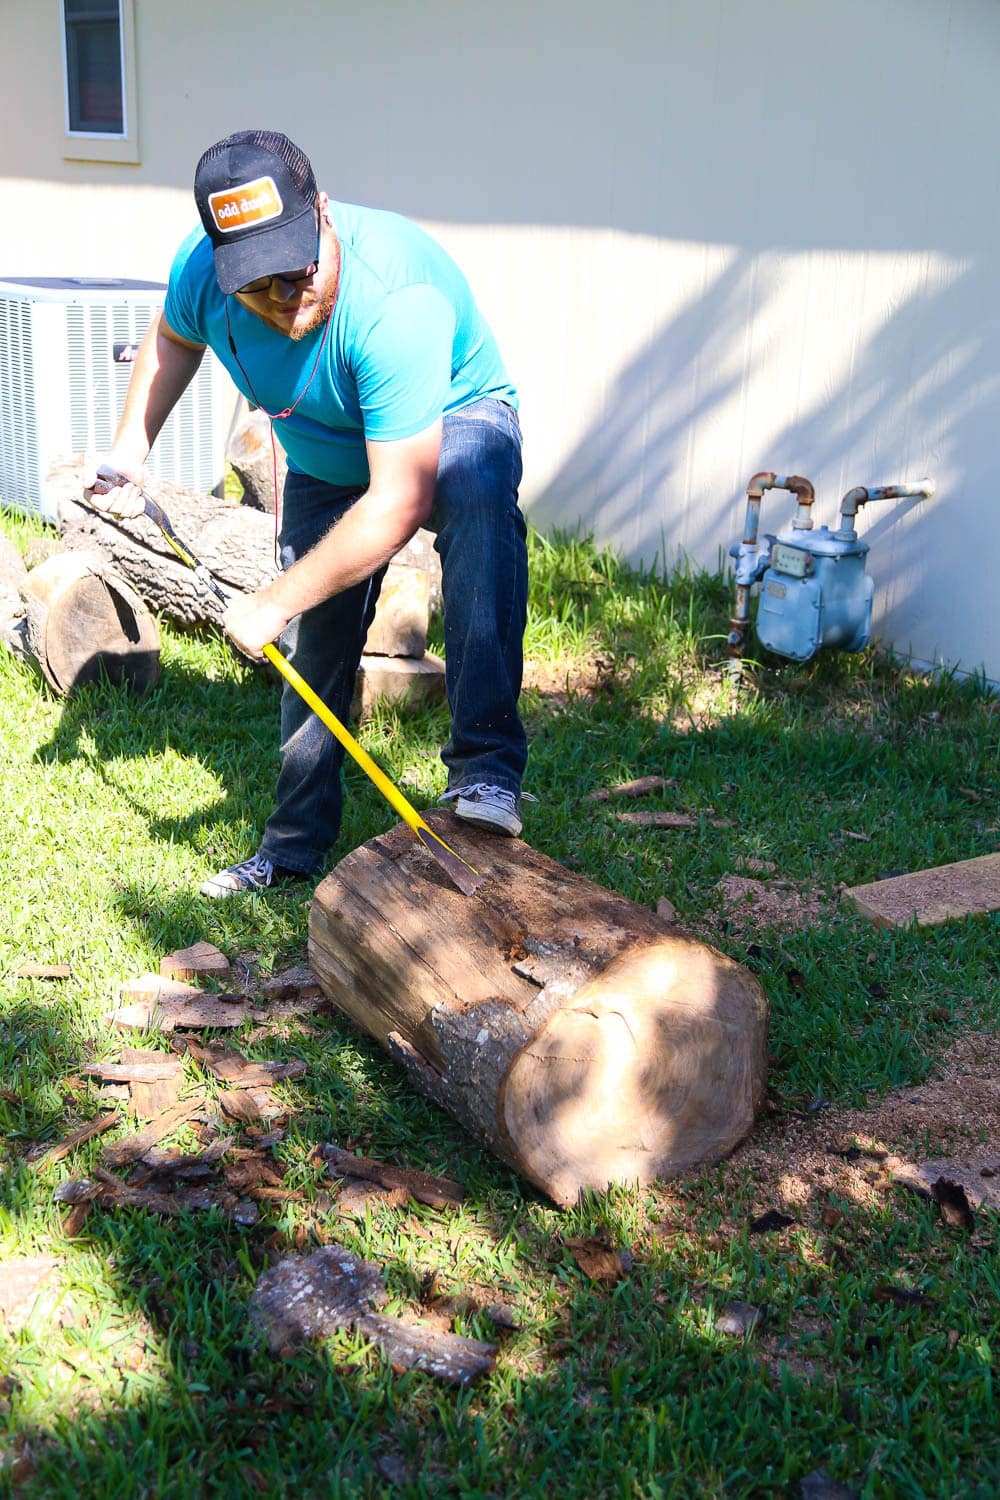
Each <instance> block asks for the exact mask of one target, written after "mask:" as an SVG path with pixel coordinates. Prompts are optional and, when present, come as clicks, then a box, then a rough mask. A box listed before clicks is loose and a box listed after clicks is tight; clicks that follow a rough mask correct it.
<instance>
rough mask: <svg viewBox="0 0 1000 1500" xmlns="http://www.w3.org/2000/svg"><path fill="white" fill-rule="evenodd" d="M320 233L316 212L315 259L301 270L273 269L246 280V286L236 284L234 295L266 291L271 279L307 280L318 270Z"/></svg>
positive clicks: (320, 227) (249, 294)
mask: <svg viewBox="0 0 1000 1500" xmlns="http://www.w3.org/2000/svg"><path fill="white" fill-rule="evenodd" d="M321 233H322V225H321V223H320V217H319V214H318V213H317V215H316V259H315V260H314V261H313V262H312V263H311V264H310V265H308V266H306V267H305V269H304V270H302V271H275V272H273V273H272V274H271V275H270V276H257V277H255V278H254V280H253V281H248V282H247V284H246V286H238V287H237V288H236V295H237V296H240V295H241V294H242V295H244V296H248V297H249V296H252V295H253V294H254V293H256V292H266V291H268V290H269V289H270V286H271V282H272V281H290V282H292V283H293V284H294V283H295V282H297V281H308V280H309V278H310V276H315V275H316V272H317V271H318V270H319V255H320V249H319V245H320V235H321Z"/></svg>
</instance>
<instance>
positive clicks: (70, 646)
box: [21, 552, 160, 697]
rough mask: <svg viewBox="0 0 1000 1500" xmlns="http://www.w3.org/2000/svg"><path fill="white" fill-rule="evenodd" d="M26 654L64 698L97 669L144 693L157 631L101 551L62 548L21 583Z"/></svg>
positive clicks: (155, 656) (153, 666)
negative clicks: (22, 584)
mask: <svg viewBox="0 0 1000 1500" xmlns="http://www.w3.org/2000/svg"><path fill="white" fill-rule="evenodd" d="M21 597H22V599H23V602H24V608H25V620H24V640H25V645H26V649H27V653H28V654H29V655H30V656H31V657H33V658H34V660H35V661H36V662H37V663H38V666H39V667H40V668H41V671H42V673H43V675H44V677H45V679H46V681H47V682H48V683H49V684H50V685H51V686H52V687H53V688H54V689H55V691H56V692H57V693H59V694H60V695H61V696H63V697H66V696H68V694H70V693H71V692H73V690H74V689H75V688H78V687H81V686H82V685H83V684H84V683H86V682H95V681H97V680H98V679H99V678H100V676H101V675H102V673H103V674H104V675H105V676H107V677H108V678H110V680H111V681H112V682H125V683H128V685H129V686H130V687H133V688H134V689H135V690H136V691H137V692H145V691H146V689H147V688H150V687H152V686H153V685H154V684H155V683H156V682H158V681H159V677H160V632H159V629H158V628H157V624H156V621H155V620H154V618H153V616H152V615H151V614H150V613H149V611H148V610H147V609H146V606H145V605H144V604H143V602H142V600H141V599H140V598H139V596H138V594H137V593H136V592H135V591H134V590H133V589H132V588H130V587H129V585H128V584H127V583H126V582H125V580H124V579H122V578H119V577H118V576H117V575H116V574H115V573H112V572H111V571H110V569H108V568H107V567H106V566H105V564H104V562H103V559H102V558H101V556H100V554H98V553H96V552H94V553H84V552H64V553H60V554H58V555H56V556H54V557H50V558H49V560H48V562H44V563H42V564H41V565H40V566H39V567H37V568H33V569H32V570H31V572H30V573H29V574H28V575H27V577H26V579H25V582H24V586H23V588H22V592H21Z"/></svg>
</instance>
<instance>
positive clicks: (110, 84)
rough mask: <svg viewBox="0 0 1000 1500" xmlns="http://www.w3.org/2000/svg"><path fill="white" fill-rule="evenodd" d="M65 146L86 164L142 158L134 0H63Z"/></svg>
mask: <svg viewBox="0 0 1000 1500" xmlns="http://www.w3.org/2000/svg"><path fill="white" fill-rule="evenodd" d="M62 14H63V59H64V63H65V76H66V146H65V149H64V152H63V154H64V155H65V156H67V157H71V158H76V159H77V160H83V161H124V162H137V161H138V160H139V149H138V139H137V134H136V129H135V120H134V114H135V40H134V36H133V19H134V18H133V0H62Z"/></svg>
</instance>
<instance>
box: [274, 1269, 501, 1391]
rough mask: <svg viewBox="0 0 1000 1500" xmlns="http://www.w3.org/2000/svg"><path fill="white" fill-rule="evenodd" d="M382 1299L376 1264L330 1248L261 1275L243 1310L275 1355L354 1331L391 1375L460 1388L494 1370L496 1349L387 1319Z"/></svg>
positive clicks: (450, 1334) (397, 1320)
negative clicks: (412, 1373) (375, 1348)
mask: <svg viewBox="0 0 1000 1500" xmlns="http://www.w3.org/2000/svg"><path fill="white" fill-rule="evenodd" d="M385 1299H386V1291H385V1284H384V1282H383V1279H382V1274H381V1272H380V1271H379V1269H378V1267H377V1266H374V1265H372V1264H371V1263H370V1262H368V1261H363V1260H360V1259H359V1258H358V1257H357V1256H355V1255H352V1254H351V1252H350V1251H349V1250H346V1249H344V1248H343V1247H342V1246H339V1245H328V1246H324V1247H323V1248H322V1249H320V1250H317V1251H315V1252H314V1253H313V1254H312V1255H309V1256H306V1257H301V1256H297V1255H292V1256H288V1257H287V1258H286V1259H285V1260H283V1261H281V1262H280V1264H279V1265H277V1266H275V1267H274V1268H273V1269H271V1270H268V1271H265V1272H264V1273H263V1274H262V1275H261V1276H260V1277H259V1279H258V1281H257V1285H256V1287H255V1289H254V1291H253V1294H252V1295H251V1298H250V1304H249V1305H250V1316H251V1320H252V1322H253V1323H254V1325H255V1326H256V1327H257V1328H258V1329H259V1330H260V1331H261V1333H262V1334H263V1335H264V1336H265V1337H266V1338H267V1341H268V1344H269V1347H270V1349H271V1352H272V1353H273V1354H276V1355H278V1356H279V1357H284V1356H287V1355H288V1354H290V1353H292V1352H294V1350H295V1349H296V1348H298V1347H299V1346H300V1345H302V1344H304V1343H307V1342H310V1341H312V1340H313V1339H317V1338H323V1337H327V1336H329V1335H330V1334H332V1333H334V1332H335V1331H336V1330H337V1329H338V1328H353V1329H355V1330H356V1331H357V1332H359V1333H361V1334H362V1335H363V1336H364V1337H365V1338H368V1339H370V1340H372V1341H373V1342H374V1343H376V1344H378V1345H379V1347H380V1348H381V1349H382V1350H383V1352H384V1353H385V1354H386V1355H387V1357H388V1359H389V1361H390V1363H391V1364H392V1367H393V1369H394V1370H395V1371H397V1372H402V1371H404V1370H423V1371H424V1372H425V1373H427V1374H429V1375H433V1376H435V1377H436V1378H438V1379H439V1380H445V1381H448V1382H449V1383H451V1384H453V1385H458V1386H466V1385H469V1384H470V1383H471V1382H472V1381H473V1380H475V1379H477V1378H478V1377H479V1376H480V1375H484V1374H487V1373H488V1372H489V1371H491V1370H492V1369H493V1368H494V1367H495V1364H496V1345H494V1344H486V1343H482V1342H481V1341H480V1340H479V1339H469V1338H463V1337H462V1336H461V1335H459V1334H454V1333H442V1332H440V1331H438V1330H436V1329H433V1328H428V1327H427V1326H426V1324H421V1323H419V1322H407V1321H404V1320H403V1319H401V1318H393V1317H385V1316H383V1315H381V1314H379V1313H377V1312H375V1311H374V1309H375V1308H377V1307H380V1306H381V1305H382V1304H383V1303H384V1302H385Z"/></svg>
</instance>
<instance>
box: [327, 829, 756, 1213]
mask: <svg viewBox="0 0 1000 1500" xmlns="http://www.w3.org/2000/svg"><path fill="white" fill-rule="evenodd" d="M427 821H428V823H429V824H430V825H431V826H432V827H433V828H434V829H435V831H436V832H437V833H438V834H439V835H440V836H441V837H442V838H444V839H445V840H446V841H447V842H448V843H449V844H450V845H451V846H452V847H453V848H454V849H455V850H456V851H457V852H458V853H459V854H461V855H462V857H463V858H465V859H467V860H468V861H469V862H470V863H471V864H472V865H473V866H474V867H475V868H476V869H477V870H479V872H480V873H481V874H484V875H485V876H486V877H487V878H486V880H485V881H484V883H483V885H481V886H480V888H479V890H478V891H477V892H476V894H475V895H474V896H472V897H466V896H463V895H462V894H461V893H460V892H459V891H457V890H455V889H454V887H452V885H451V884H450V882H449V881H448V880H447V877H445V876H444V874H443V872H442V871H441V870H440V868H439V866H438V865H437V863H436V862H435V861H434V860H433V858H432V856H431V855H430V854H428V853H427V851H426V850H424V849H423V847H422V846H421V845H420V844H419V843H418V842H417V841H416V840H415V839H414V837H413V834H412V833H411V832H410V830H409V829H408V828H407V827H406V826H405V825H400V826H399V827H397V828H394V829H393V830H391V831H390V832H389V833H387V834H385V835H382V836H380V837H378V838H375V839H372V840H370V841H369V842H368V843H367V844H364V845H362V846H361V848H359V849H356V850H354V852H353V853H352V854H349V855H348V856H347V857H346V858H345V859H344V860H342V861H341V862H340V864H339V865H338V866H337V867H336V869H335V870H333V872H332V873H331V874H330V875H328V876H327V877H326V879H325V880H324V881H323V882H322V883H321V884H320V885H319V887H318V888H317V891H316V894H315V898H314V900H313V904H312V908H311V911H310V916H309V961H310V965H311V967H312V969H313V971H314V973H315V974H316V976H317V978H318V979H319V981H320V983H321V985H322V986H323V989H324V990H325V992H326V993H327V995H329V996H330V998H331V999H332V1000H333V1001H334V1002H335V1003H336V1004H337V1005H338V1006H340V1007H341V1009H342V1010H344V1011H345V1012H346V1013H347V1014H348V1015H349V1016H350V1017H351V1018H352V1019H353V1020H354V1021H356V1022H357V1024H358V1025H359V1026H361V1027H362V1028H363V1029H364V1030H365V1031H367V1032H368V1033H369V1034H370V1035H371V1036H373V1037H375V1039H376V1040H377V1041H378V1042H380V1043H381V1045H382V1046H383V1047H384V1048H385V1049H386V1050H387V1051H388V1052H389V1053H390V1054H391V1055H392V1056H393V1057H394V1058H396V1060H397V1061H398V1062H399V1063H400V1064H401V1065H402V1066H403V1068H404V1069H405V1070H406V1072H407V1074H408V1076H409V1078H410V1080H411V1081H412V1083H413V1084H414V1085H415V1086H416V1087H417V1088H418V1089H419V1090H420V1091H421V1092H422V1093H424V1094H426V1095H427V1096H428V1097H429V1098H431V1099H433V1100H435V1102H436V1103H438V1104H440V1105H442V1106H443V1107H444V1108H446V1109H447V1110H449V1111H450V1112H451V1113H452V1114H453V1115H454V1116H455V1117H456V1119H458V1120H459V1121H460V1122H461V1123H462V1124H463V1125H464V1126H465V1127H466V1128H467V1129H469V1130H470V1131H471V1132H472V1133H473V1134H475V1135H476V1136H477V1137H478V1138H479V1139H480V1140H482V1141H484V1142H485V1143H486V1144H487V1145H488V1146H489V1147H490V1148H491V1149H492V1150H493V1151H494V1152H495V1153H496V1154H497V1155H498V1156H499V1157H500V1158H501V1160H503V1161H505V1162H507V1163H508V1164H509V1165H510V1166H512V1167H513V1168H515V1170H516V1171H518V1172H519V1173H521V1175H523V1176H524V1177H526V1178H527V1179H528V1180H529V1181H530V1182H532V1183H534V1184H535V1186H537V1187H539V1188H541V1189H542V1191H543V1192H545V1193H547V1194H548V1195H549V1196H550V1197H551V1198H553V1199H554V1200H555V1201H556V1202H557V1203H560V1204H563V1205H568V1204H572V1203H574V1202H576V1201H577V1199H578V1197H579V1194H580V1192H581V1190H583V1189H585V1188H594V1189H597V1190H603V1189H604V1188H606V1187H607V1186H608V1185H609V1184H610V1183H615V1182H634V1181H640V1182H646V1181H650V1180H651V1179H653V1178H655V1177H670V1176H675V1175H677V1174H678V1173H681V1172H684V1171H686V1170H688V1169H690V1168H693V1167H696V1166H700V1165H704V1164H706V1163H710V1162H714V1161H718V1160H719V1159H720V1158H721V1157H723V1156H725V1155H726V1154H727V1153H728V1152H729V1151H731V1150H732V1148H733V1147H734V1146H735V1145H736V1144H737V1143H738V1142H739V1141H740V1140H741V1139H742V1138H743V1137H744V1136H745V1135H746V1134H747V1132H748V1131H749V1130H750V1128H751V1126H752V1124H753V1120H754V1116H755V1114H756V1111H757V1109H758V1108H759V1106H760V1104H761V1101H762V1099H763V1096H764V1089H765V1084H766V1068H767V1022H768V1003H767V999H766V996H765V994H764V991H763V990H762V988H761V986H760V984H759V983H758V981H757V980H756V979H755V978H754V977H753V975H752V974H750V973H749V972H748V971H747V970H746V969H744V968H742V967H741V966H740V965H739V964H737V963H735V962H734V961H733V960H732V959H730V958H727V957H726V956H725V955H724V954H722V953H719V952H718V951H717V950H716V949H714V948H711V947H708V946H707V945H706V944H704V943H701V942H697V941H695V940H694V939H693V938H690V937H687V936H685V935H684V934H683V933H682V932H680V931H679V930H678V929H677V928H673V927H668V926H667V925H666V924H665V923H663V922H662V921H660V919H659V918H658V917H656V916H655V915H654V914H653V913H652V912H650V911H648V910H646V909H645V908H644V907H640V906H637V905H635V904H634V903H633V902H631V901H628V900H626V899H625V898H624V897H623V896H619V895H616V894H615V893H614V892H612V891H608V890H605V889H604V888H602V887H601V886H599V885H596V884H594V882H592V881H590V880H586V879H584V878H583V877H582V876H580V875H575V874H573V873H571V872H570V871H568V870H566V869H564V868H563V867H562V866H560V865H558V864H557V863H556V862H555V861H554V860H552V859H549V858H548V857H547V856H546V855H544V854H541V853H539V852H538V851H537V850H535V849H532V848H530V847H529V846H528V845H527V844H525V843H523V842H522V841H520V840H512V839H503V838H495V837H493V836H491V835H489V834H485V833H479V832H477V831H475V830H471V829H469V828H468V825H463V824H460V823H458V822H457V821H456V820H455V818H454V817H453V816H452V815H451V814H450V812H445V811H444V810H438V811H434V812H431V813H430V814H429V815H427Z"/></svg>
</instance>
